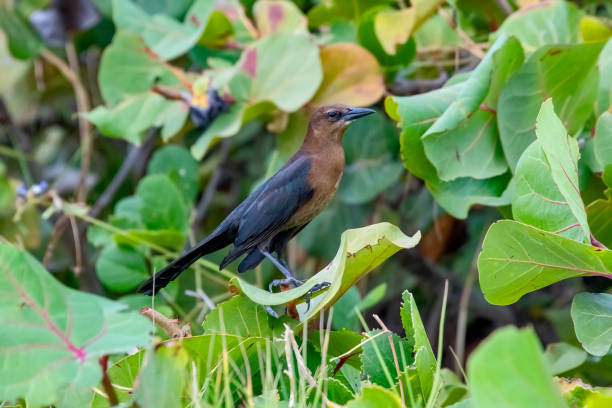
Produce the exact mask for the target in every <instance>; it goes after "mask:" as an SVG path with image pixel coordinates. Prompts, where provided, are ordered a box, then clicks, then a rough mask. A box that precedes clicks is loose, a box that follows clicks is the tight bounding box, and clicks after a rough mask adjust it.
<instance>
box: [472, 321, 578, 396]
mask: <svg viewBox="0 0 612 408" xmlns="http://www.w3.org/2000/svg"><path fill="white" fill-rule="evenodd" d="M467 372H468V383H469V384H470V391H471V394H472V403H471V406H472V407H474V408H491V407H508V408H510V407H512V408H514V407H516V408H541V407H560V408H561V407H567V405H566V404H565V401H564V400H563V397H561V393H560V390H559V389H558V388H557V386H556V385H555V384H554V383H553V380H552V374H551V372H550V368H549V366H548V363H547V361H546V359H545V357H544V354H543V353H542V346H541V345H540V342H539V341H538V337H537V336H536V334H535V333H534V331H533V330H532V329H522V330H519V329H517V328H516V327H506V328H503V329H499V330H497V331H495V332H494V333H493V334H492V335H491V336H489V337H488V338H487V339H486V340H485V341H484V342H483V343H482V344H481V345H480V346H479V347H478V348H477V349H476V350H475V351H474V352H473V353H472V355H471V357H470V359H469V361H468V365H467Z"/></svg>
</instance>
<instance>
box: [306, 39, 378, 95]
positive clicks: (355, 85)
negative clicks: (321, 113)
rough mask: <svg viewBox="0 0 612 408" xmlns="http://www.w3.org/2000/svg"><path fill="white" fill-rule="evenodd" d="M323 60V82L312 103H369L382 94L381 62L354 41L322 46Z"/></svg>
mask: <svg viewBox="0 0 612 408" xmlns="http://www.w3.org/2000/svg"><path fill="white" fill-rule="evenodd" d="M321 62H322V63H323V82H322V83H321V87H320V88H319V91H318V92H317V94H316V95H315V96H314V98H313V99H312V101H311V103H312V104H313V105H330V104H334V103H344V104H346V105H351V106H369V105H372V104H374V103H376V102H377V101H378V100H379V99H380V98H381V97H382V96H383V94H384V92H385V85H384V83H383V76H382V71H381V69H380V65H378V61H376V58H374V56H373V55H372V54H370V53H369V52H368V51H367V50H366V49H365V48H363V47H361V46H359V45H357V44H353V43H337V44H331V45H328V46H325V47H323V48H322V49H321Z"/></svg>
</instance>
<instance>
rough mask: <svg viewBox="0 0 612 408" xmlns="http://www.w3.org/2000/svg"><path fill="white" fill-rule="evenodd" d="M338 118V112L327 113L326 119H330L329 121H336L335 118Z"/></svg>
mask: <svg viewBox="0 0 612 408" xmlns="http://www.w3.org/2000/svg"><path fill="white" fill-rule="evenodd" d="M339 116H340V112H338V111H330V112H327V117H328V118H331V119H336V118H337V117H339Z"/></svg>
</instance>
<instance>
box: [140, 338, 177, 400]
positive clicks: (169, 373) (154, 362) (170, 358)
mask: <svg viewBox="0 0 612 408" xmlns="http://www.w3.org/2000/svg"><path fill="white" fill-rule="evenodd" d="M187 361H188V355H187V352H186V351H185V349H183V347H182V346H181V345H175V346H170V347H164V346H162V347H158V348H156V349H155V350H154V351H152V352H150V353H149V354H147V355H146V356H145V366H144V367H143V369H142V370H141V371H140V374H139V375H138V387H137V388H136V390H135V391H134V393H135V397H136V401H137V402H138V403H139V404H140V406H142V407H150V408H175V407H176V408H180V407H182V406H183V404H182V401H181V397H182V393H183V388H184V387H185V385H186V382H187Z"/></svg>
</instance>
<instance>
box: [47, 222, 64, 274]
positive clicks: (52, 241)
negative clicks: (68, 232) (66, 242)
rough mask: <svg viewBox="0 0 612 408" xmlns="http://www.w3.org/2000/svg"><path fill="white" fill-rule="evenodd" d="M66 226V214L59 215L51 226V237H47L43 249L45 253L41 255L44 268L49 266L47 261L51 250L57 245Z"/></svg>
mask: <svg viewBox="0 0 612 408" xmlns="http://www.w3.org/2000/svg"><path fill="white" fill-rule="evenodd" d="M67 226H68V216H67V215H66V214H62V215H60V216H59V217H58V219H57V221H55V225H54V226H53V233H52V234H51V238H49V244H47V249H46V250H45V255H44V256H43V266H44V267H45V269H47V268H49V263H50V262H51V257H52V256H53V251H55V247H56V246H57V244H58V242H59V240H60V238H61V237H62V234H63V233H64V230H65V229H66V227H67Z"/></svg>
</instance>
